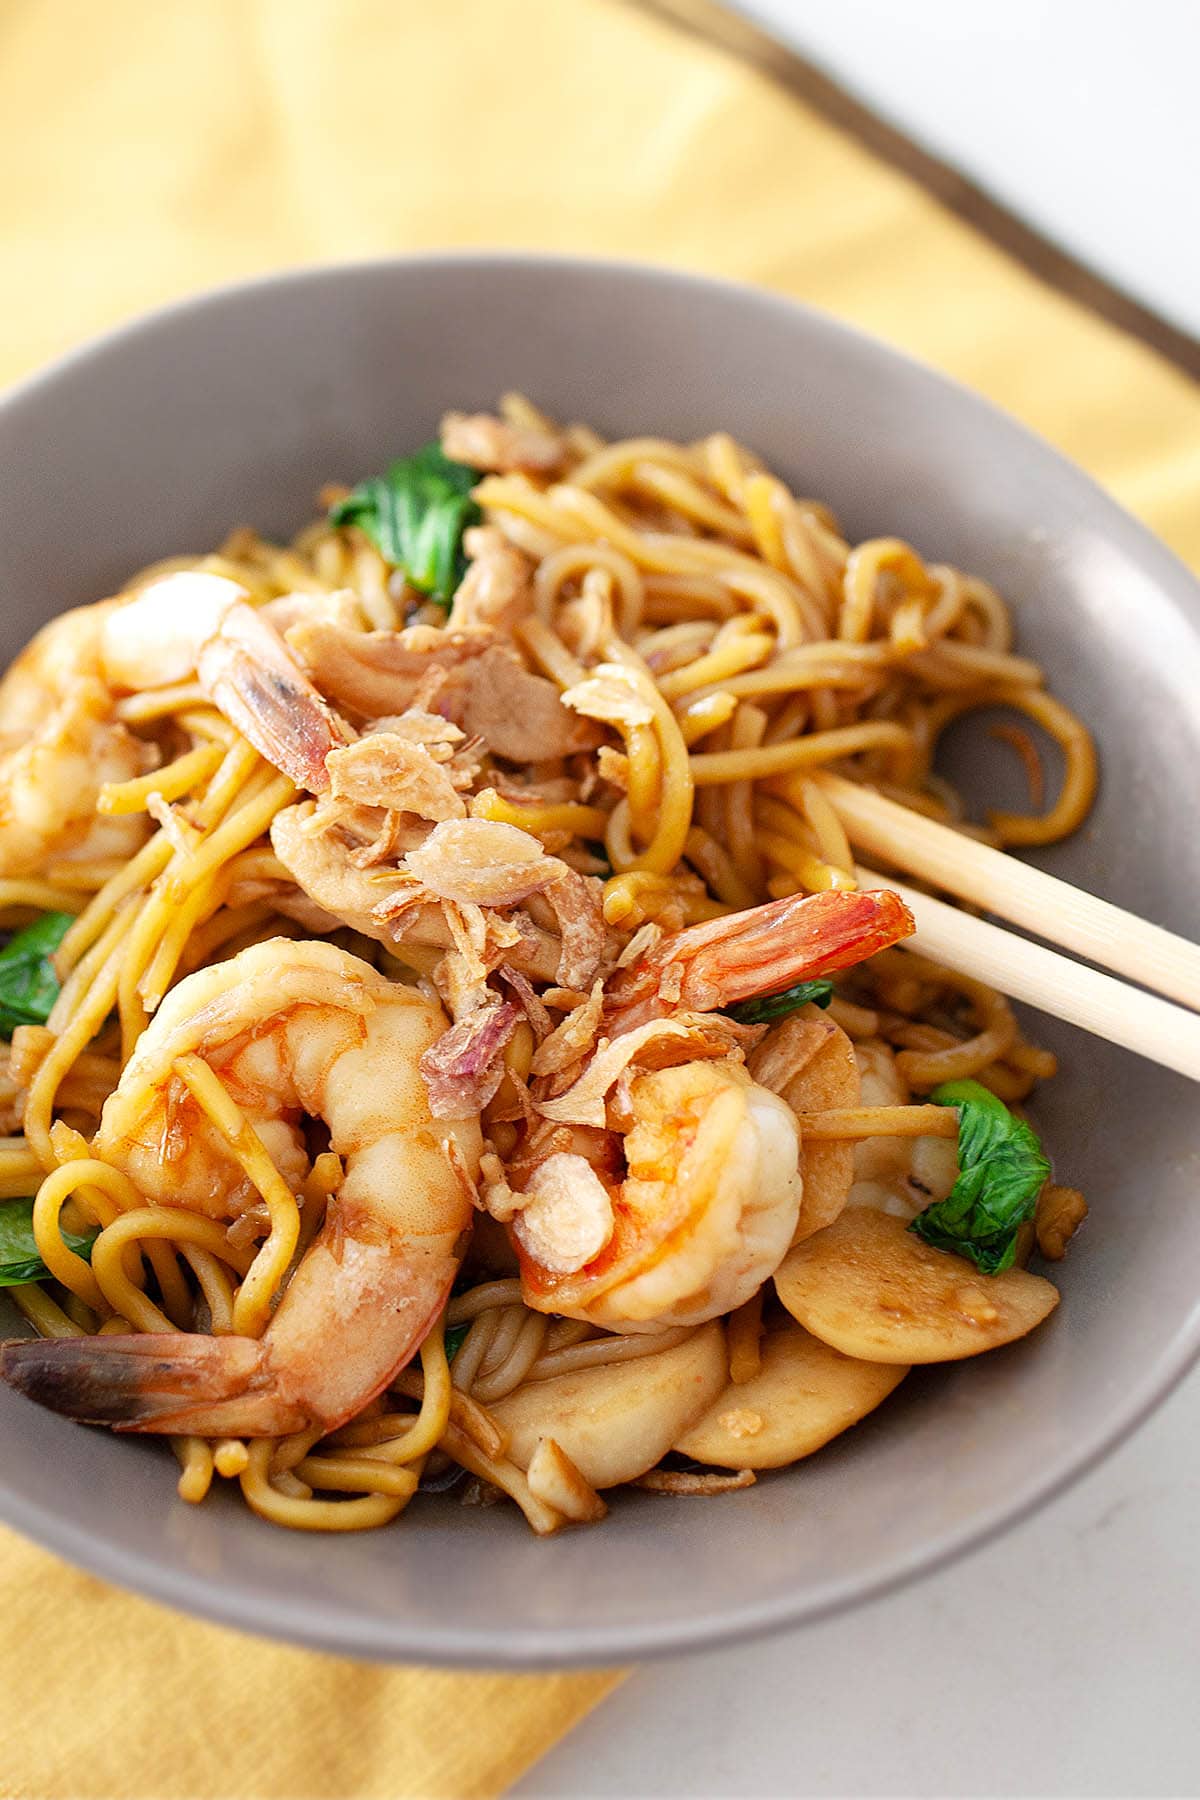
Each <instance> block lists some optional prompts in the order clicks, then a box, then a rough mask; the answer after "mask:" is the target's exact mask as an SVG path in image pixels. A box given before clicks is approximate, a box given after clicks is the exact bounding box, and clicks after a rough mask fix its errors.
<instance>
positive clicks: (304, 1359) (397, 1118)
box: [0, 939, 480, 1437]
mask: <svg viewBox="0 0 1200 1800" xmlns="http://www.w3.org/2000/svg"><path fill="white" fill-rule="evenodd" d="M445 1028H446V1019H445V1016H444V1014H443V1013H442V1011H441V1009H440V1008H439V1007H438V1006H437V1005H436V1004H434V1003H433V1002H432V1001H430V1000H427V999H426V998H424V996H423V995H421V994H419V993H417V992H416V991H415V990H414V989H411V988H406V987H401V986H398V985H396V984H394V983H392V982H389V981H386V980H385V979H384V978H383V977H382V976H380V975H378V974H377V973H376V972H375V970H373V969H371V968H370V967H368V965H367V964H366V963H363V962H361V961H359V959H358V958H357V957H354V956H351V955H349V954H348V953H347V952H346V951H344V950H340V949H337V948H336V947H335V946H333V945H331V944H323V943H296V942H292V941H290V940H287V941H285V940H281V939H275V940H273V941H271V942H268V943H263V944H256V945H254V946H252V947H251V948H250V949H248V950H243V951H242V952H241V953H240V954H239V955H237V956H235V957H233V958H232V959H231V960H230V961H228V962H225V963H220V964H218V965H216V966H215V967H213V968H209V969H202V970H200V971H198V972H197V973H196V974H194V975H191V976H189V977H188V978H187V979H186V980H185V981H182V982H181V983H180V984H179V986H178V987H177V988H175V989H174V990H173V991H172V992H171V993H170V994H169V995H168V996H167V998H166V999H165V1000H164V1002H163V1004H162V1006H161V1007H160V1008H159V1010H158V1012H157V1014H156V1015H155V1018H154V1020H153V1022H152V1024H151V1025H150V1027H149V1028H148V1030H147V1031H146V1032H145V1033H144V1034H143V1036H142V1037H141V1039H140V1040H139V1043H138V1047H137V1050H136V1052H135V1054H134V1056H133V1058H132V1059H131V1061H130V1063H129V1064H128V1066H127V1067H126V1069H125V1072H124V1074H123V1076H122V1078H121V1082H120V1085H119V1086H118V1088H117V1090H116V1092H115V1093H114V1094H112V1095H111V1096H110V1098H109V1100H108V1101H107V1103H106V1105H105V1108H104V1113H103V1116H102V1119H101V1124H100V1131H99V1134H98V1136H97V1139H96V1143H95V1146H94V1148H95V1153H96V1154H97V1155H98V1156H100V1157H102V1158H103V1159H104V1160H106V1161H107V1162H109V1163H111V1164H112V1165H113V1166H114V1167H116V1168H119V1169H121V1170H122V1171H123V1172H124V1173H125V1174H127V1175H128V1176H129V1177H130V1178H131V1179H132V1180H133V1182H134V1183H135V1185H136V1186H137V1187H138V1188H140V1190H141V1191H142V1193H143V1194H145V1195H146V1197H147V1198H148V1199H149V1200H151V1201H154V1202H158V1203H161V1204H164V1205H167V1204H169V1205H173V1206H186V1207H189V1208H192V1209H194V1210H197V1211H201V1212H204V1213H207V1214H209V1215H210V1216H213V1217H216V1218H222V1219H230V1218H234V1217H236V1216H237V1215H238V1214H239V1213H240V1212H241V1211H242V1210H243V1209H244V1207H245V1206H246V1204H247V1203H248V1201H249V1200H250V1199H251V1198H252V1195H251V1192H250V1191H249V1189H248V1184H247V1182H246V1179H245V1177H244V1176H243V1174H242V1170H241V1167H240V1165H239V1164H238V1163H237V1162H236V1161H235V1160H234V1158H233V1157H232V1155H231V1154H230V1152H229V1150H228V1147H227V1145H226V1144H225V1141H224V1140H223V1139H222V1138H221V1136H220V1135H219V1134H218V1133H217V1131H216V1129H215V1127H214V1126H212V1125H211V1124H210V1123H209V1121H208V1118H207V1116H206V1115H204V1114H202V1113H201V1112H200V1110H199V1108H198V1106H197V1104H196V1102H195V1101H194V1100H193V1099H192V1098H191V1096H190V1093H189V1092H188V1090H187V1089H186V1088H185V1087H184V1086H183V1085H182V1083H181V1082H180V1081H179V1079H178V1078H177V1077H176V1076H175V1075H174V1073H173V1071H174V1066H175V1063H176V1061H177V1059H178V1058H180V1057H183V1056H199V1057H201V1058H202V1059H203V1060H204V1061H206V1062H207V1063H208V1064H209V1065H210V1067H212V1068H213V1069H214V1070H215V1071H216V1072H217V1074H218V1076H219V1079H220V1081H221V1083H222V1085H223V1086H224V1087H225V1089H226V1090H227V1092H228V1093H229V1095H230V1096H231V1097H232V1098H233V1100H234V1101H235V1102H236V1103H237V1104H238V1106H239V1107H240V1108H241V1110H242V1113H243V1115H244V1117H245V1118H246V1119H247V1120H248V1122H249V1123H250V1124H251V1125H252V1126H253V1127H254V1129H255V1131H256V1132H257V1133H258V1136H259V1137H260V1139H262V1141H263V1142H264V1143H265V1144H267V1145H268V1147H269V1148H270V1149H271V1151H272V1153H273V1155H274V1156H275V1158H276V1160H277V1166H279V1167H280V1168H281V1170H282V1171H283V1173H284V1175H285V1179H287V1180H288V1182H289V1185H291V1186H292V1187H293V1188H294V1187H296V1186H298V1185H299V1181H300V1179H301V1177H302V1174H303V1168H304V1158H303V1142H302V1138H301V1120H302V1118H303V1116H304V1115H309V1116H312V1117H317V1118H321V1119H323V1120H324V1121H325V1123H326V1125H327V1126H328V1128H329V1134H330V1140H331V1144H332V1148H333V1149H334V1151H336V1152H337V1153H338V1154H339V1155H340V1156H341V1157H342V1159H343V1161H344V1164H345V1175H344V1178H343V1180H342V1183H341V1185H340V1187H339V1188H338V1190H337V1191H336V1192H335V1193H334V1194H333V1195H332V1196H331V1198H330V1200H329V1206H328V1211H327V1214H326V1217H325V1221H324V1224H323V1225H322V1228H321V1230H320V1232H319V1234H318V1235H317V1237H316V1238H315V1239H314V1240H313V1243H312V1244H311V1246H310V1248H309V1249H308V1251H307V1252H306V1253H305V1255H304V1257H303V1259H302V1260H301V1262H300V1263H299V1265H298V1266H297V1268H296V1270H295V1273H294V1274H293V1276H292V1279H291V1282H290V1284H289V1286H288V1287H287V1289H286V1292H285V1293H284V1296H283V1299H282V1301H281V1302H280V1304H279V1306H278V1308H277V1310H276V1312H275V1314H274V1316H273V1317H272V1319H271V1321H270V1323H269V1325H268V1326H267V1328H266V1330H265V1331H264V1332H263V1334H262V1336H261V1337H259V1338H254V1337H244V1336H243V1337H238V1336H223V1337H208V1336H203V1335H199V1334H192V1333H179V1334H177V1335H176V1334H162V1335H157V1334H148V1335H145V1336H130V1337H122V1336H115V1335H114V1336H103V1337H90V1338H78V1339H69V1340H62V1341H59V1342H32V1343H21V1344H10V1345H8V1346H7V1347H6V1348H5V1350H4V1352H3V1363H2V1365H0V1366H2V1369H3V1374H4V1375H5V1377H6V1378H7V1379H8V1380H9V1381H10V1382H11V1383H12V1384H13V1385H14V1386H15V1387H17V1388H19V1389H20V1390H21V1391H22V1392H23V1393H25V1394H28V1395H29V1396H30V1398H32V1399H34V1400H38V1401H40V1402H41V1403H42V1404H43V1405H46V1406H50V1407H52V1408H53V1409H54V1410H55V1411H57V1412H62V1413H66V1414H67V1415H68V1416H69V1417H71V1418H76V1419H83V1420H87V1421H89V1422H91V1423H96V1424H106V1425H113V1426H115V1427H116V1428H117V1429H118V1430H121V1431H157V1432H184V1433H197V1434H200V1435H214V1434H233V1435H237V1436H250V1437H255V1436H276V1435H279V1434H282V1433H286V1432H291V1431H298V1430H301V1429H303V1428H305V1427H310V1426H313V1425H320V1426H322V1427H324V1428H325V1429H327V1430H332V1429H333V1428H334V1427H336V1426H337V1425H339V1424H341V1423H342V1422H343V1421H344V1420H346V1419H347V1418H349V1417H351V1416H352V1415H353V1414H354V1413H356V1412H358V1411H359V1410H360V1409H361V1408H362V1407H363V1406H364V1405H366V1403H367V1402H368V1401H369V1400H371V1399H373V1398H374V1396H375V1395H376V1394H377V1393H379V1392H380V1391H381V1389H382V1388H384V1387H385V1386H386V1385H387V1383H388V1382H389V1381H390V1380H392V1378H393V1377H394V1376H395V1375H396V1373H397V1372H398V1371H399V1370H400V1369H402V1368H403V1367H404V1365H405V1364H406V1363H407V1362H408V1361H409V1359H410V1358H411V1357H412V1356H413V1354H414V1352H415V1351H416V1349H417V1347H418V1345H419V1344H420V1342H421V1340H422V1338H423V1337H424V1336H425V1335H426V1333H427V1332H428V1330H429V1328H430V1326H431V1324H432V1323H433V1321H434V1320H435V1319H436V1318H437V1316H438V1313H439V1311H440V1310H441V1308H442V1306H443V1305H444V1303H445V1300H446V1296H447V1294H448V1292H449V1289H450V1286H451V1283H452V1282H453V1279H454V1275H455V1272H456V1270H457V1267H458V1262H459V1258H460V1256H461V1252H462V1248H463V1245H464V1243H465V1240H466V1234H467V1231H468V1228H469V1225H470V1221H471V1217H472V1202H473V1197H474V1178H475V1174H476V1170H477V1167H478V1161H479V1153H480V1136H479V1128H478V1125H477V1123H476V1122H475V1121H473V1120H472V1121H470V1122H464V1121H444V1120H438V1119H435V1118H434V1117H433V1115H432V1114H431V1113H430V1111H429V1107H428V1103H427V1099H426V1094H425V1088H424V1085H423V1083H422V1080H421V1077H420V1073H419V1068H418V1065H419V1062H420V1058H421V1056H422V1055H423V1053H424V1052H425V1051H426V1050H428V1049H429V1047H430V1046H431V1045H432V1044H433V1043H434V1042H436V1040H437V1039H438V1037H439V1036H440V1035H441V1034H442V1032H443V1031H444V1030H445Z"/></svg>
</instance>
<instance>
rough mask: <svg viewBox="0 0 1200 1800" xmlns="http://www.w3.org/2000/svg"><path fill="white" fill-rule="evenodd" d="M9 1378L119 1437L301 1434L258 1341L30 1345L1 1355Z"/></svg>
mask: <svg viewBox="0 0 1200 1800" xmlns="http://www.w3.org/2000/svg"><path fill="white" fill-rule="evenodd" d="M0 1376H3V1378H4V1380H5V1381H6V1382H7V1383H8V1385H9V1386H10V1387H13V1388H15V1389H16V1390H17V1392H18V1393H20V1394H24V1395H25V1396H26V1398H27V1399H30V1400H35V1401H36V1402H37V1404H38V1405H39V1406H45V1407H48V1408H49V1409H50V1411H51V1412H56V1413H62V1414H63V1415H64V1416H65V1417H66V1418H68V1419H77V1420H79V1421H80V1423H82V1424H86V1425H109V1426H111V1427H112V1428H113V1429H114V1430H116V1431H155V1432H194V1433H196V1434H198V1435H201V1436H206V1435H212V1436H222V1435H227V1434H235V1433H236V1434H237V1435H238V1436H245V1437H256V1436H257V1437H271V1436H275V1435H277V1434H278V1433H281V1432H284V1431H298V1430H300V1429H301V1427H302V1426H303V1425H304V1424H305V1422H306V1420H305V1416H304V1413H303V1411H302V1410H301V1409H300V1408H299V1407H297V1406H292V1407H290V1408H287V1407H281V1404H280V1397H279V1394H278V1391H277V1389H276V1388H275V1385H274V1376H273V1371H272V1369H271V1359H270V1353H269V1349H268V1347H267V1345H266V1344H265V1343H264V1342H263V1341H262V1340H260V1339H257V1338H241V1337H203V1336H200V1335H194V1334H191V1333H187V1332H178V1333H167V1332H164V1333H162V1334H161V1335H160V1334H148V1335H146V1336H144V1337H143V1336H129V1337H120V1336H116V1335H114V1336H111V1337H103V1336H101V1337H80V1338H57V1339H45V1340H38V1339H34V1340H32V1341H26V1340H21V1341H19V1342H16V1343H8V1344H5V1345H3V1346H2V1347H0Z"/></svg>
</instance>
